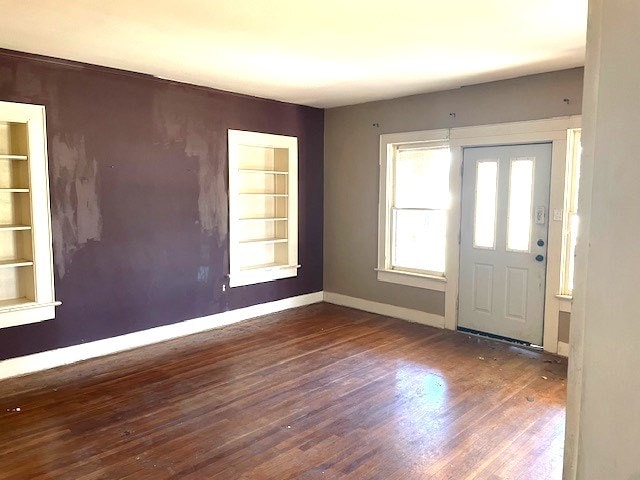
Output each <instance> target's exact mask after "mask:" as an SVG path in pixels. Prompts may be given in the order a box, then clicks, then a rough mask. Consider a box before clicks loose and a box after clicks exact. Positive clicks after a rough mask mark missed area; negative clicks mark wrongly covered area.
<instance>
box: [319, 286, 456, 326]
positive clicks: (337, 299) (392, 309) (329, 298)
mask: <svg viewBox="0 0 640 480" xmlns="http://www.w3.org/2000/svg"><path fill="white" fill-rule="evenodd" d="M324 301H325V302H327V303H333V304H335V305H342V306H344V307H351V308H356V309H358V310H364V311H365V312H371V313H377V314H379V315H386V316H387V317H394V318H400V319H402V320H408V321H409V322H415V323H420V324H422V325H429V326H430V327H437V328H444V317H443V316H441V315H435V314H433V313H427V312H421V311H420V310H413V309H411V308H404V307H396V306H395V305H389V304H386V303H378V302H372V301H370V300H364V299H362V298H356V297H349V296H347V295H341V294H339V293H331V292H324Z"/></svg>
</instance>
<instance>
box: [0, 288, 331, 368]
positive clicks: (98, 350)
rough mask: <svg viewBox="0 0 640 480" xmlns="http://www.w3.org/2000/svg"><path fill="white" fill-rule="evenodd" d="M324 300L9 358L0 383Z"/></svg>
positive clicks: (315, 296) (279, 304)
mask: <svg viewBox="0 0 640 480" xmlns="http://www.w3.org/2000/svg"><path fill="white" fill-rule="evenodd" d="M323 298H324V296H323V292H315V293H309V294H306V295H299V296H297V297H290V298H284V299H282V300H276V301H274V302H268V303H261V304H259V305H253V306H251V307H245V308H239V309H236V310H229V311H227V312H221V313H216V314H214V315H208V316H206V317H199V318H193V319H191V320H185V321H184V322H179V323H174V324H171V325H164V326H161V327H155V328H150V329H148V330H142V331H139V332H133V333H128V334H126V335H119V336H117V337H111V338H105V339H103V340H97V341H95V342H89V343H83V344H80V345H72V346H70V347H64V348H58V349H56V350H48V351H46V352H40V353H34V354H32V355H25V356H23V357H16V358H10V359H7V360H3V361H0V380H3V379H6V378H11V377H16V376H19V375H25V374H28V373H34V372H38V371H41V370H47V369H50V368H55V367H60V366H62V365H69V364H71V363H75V362H80V361H82V360H88V359H90V358H96V357H102V356H104V355H110V354H112V353H117V352H122V351H125V350H131V349H133V348H137V347H143V346H146V345H151V344H153V343H158V342H164V341H166V340H171V339H174V338H179V337H184V336H186V335H191V334H194V333H200V332H204V331H207V330H213V329H215V328H220V327H224V326H226V325H231V324H233V323H238V322H241V321H243V320H248V319H250V318H255V317H259V316H261V315H267V314H270V313H276V312H281V311H283V310H288V309H290V308H296V307H302V306H305V305H311V304H312V303H319V302H322V301H323ZM52 321H55V320H52Z"/></svg>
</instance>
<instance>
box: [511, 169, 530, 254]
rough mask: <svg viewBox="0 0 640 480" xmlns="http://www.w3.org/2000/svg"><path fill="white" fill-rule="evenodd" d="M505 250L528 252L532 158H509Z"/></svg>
mask: <svg viewBox="0 0 640 480" xmlns="http://www.w3.org/2000/svg"><path fill="white" fill-rule="evenodd" d="M510 175H511V178H510V182H509V213H508V218H507V250H511V251H516V252H528V251H529V243H530V239H531V196H532V192H533V160H532V159H517V160H511V174H510Z"/></svg>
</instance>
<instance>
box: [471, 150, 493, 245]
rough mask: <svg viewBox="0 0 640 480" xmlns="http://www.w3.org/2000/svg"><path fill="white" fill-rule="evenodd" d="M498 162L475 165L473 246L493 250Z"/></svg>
mask: <svg viewBox="0 0 640 480" xmlns="http://www.w3.org/2000/svg"><path fill="white" fill-rule="evenodd" d="M497 186H498V162H497V161H495V160H491V161H481V162H478V163H477V164H476V204H475V209H476V211H475V218H474V230H473V246H474V247H479V248H495V241H496V194H497Z"/></svg>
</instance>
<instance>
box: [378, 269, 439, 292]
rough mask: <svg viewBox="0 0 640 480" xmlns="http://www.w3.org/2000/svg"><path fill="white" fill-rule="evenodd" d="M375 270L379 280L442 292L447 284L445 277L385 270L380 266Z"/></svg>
mask: <svg viewBox="0 0 640 480" xmlns="http://www.w3.org/2000/svg"><path fill="white" fill-rule="evenodd" d="M375 270H376V272H378V280H379V281H380V282H388V283H397V284H399V285H407V286H409V287H417V288H424V289H426V290H435V291H437V292H444V291H445V288H446V286H447V279H446V278H445V277H438V276H435V275H423V274H420V273H410V272H399V271H398V270H385V269H382V268H376V269H375Z"/></svg>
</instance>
